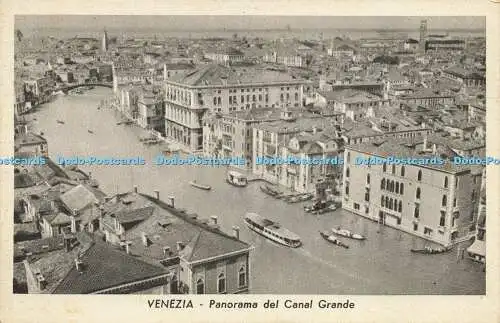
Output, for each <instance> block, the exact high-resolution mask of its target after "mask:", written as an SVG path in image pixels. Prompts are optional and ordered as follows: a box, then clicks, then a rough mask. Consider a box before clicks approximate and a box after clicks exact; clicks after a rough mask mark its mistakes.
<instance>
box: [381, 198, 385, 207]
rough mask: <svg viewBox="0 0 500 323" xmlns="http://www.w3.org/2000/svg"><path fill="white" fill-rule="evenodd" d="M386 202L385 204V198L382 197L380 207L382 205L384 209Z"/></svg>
mask: <svg viewBox="0 0 500 323" xmlns="http://www.w3.org/2000/svg"><path fill="white" fill-rule="evenodd" d="M384 202H385V199H384V197H383V196H382V197H381V198H380V205H382V207H384V206H385V203H384Z"/></svg>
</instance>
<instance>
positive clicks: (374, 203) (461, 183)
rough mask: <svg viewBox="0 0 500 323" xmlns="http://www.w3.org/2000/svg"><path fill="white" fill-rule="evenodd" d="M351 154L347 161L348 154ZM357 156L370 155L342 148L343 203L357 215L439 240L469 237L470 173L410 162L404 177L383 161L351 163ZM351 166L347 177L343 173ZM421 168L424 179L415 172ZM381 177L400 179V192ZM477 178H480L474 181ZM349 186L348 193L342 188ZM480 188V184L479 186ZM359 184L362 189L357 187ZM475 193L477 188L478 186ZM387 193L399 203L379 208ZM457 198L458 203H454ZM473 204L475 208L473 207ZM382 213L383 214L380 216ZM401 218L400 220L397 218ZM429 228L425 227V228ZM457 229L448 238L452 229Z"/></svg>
mask: <svg viewBox="0 0 500 323" xmlns="http://www.w3.org/2000/svg"><path fill="white" fill-rule="evenodd" d="M349 153H350V162H349V159H348V154H349ZM356 157H365V158H367V157H370V155H369V154H365V153H360V152H357V151H353V150H350V149H348V148H346V150H345V155H344V158H345V161H346V162H345V165H344V186H343V192H342V195H343V200H342V201H343V204H342V207H343V208H344V209H346V210H349V211H351V212H353V213H356V214H358V215H362V216H365V217H368V218H370V219H372V220H374V221H379V222H385V224H386V225H389V226H392V227H394V228H397V229H400V230H403V231H406V232H408V233H410V234H413V235H416V236H420V237H422V238H425V239H428V240H431V241H434V242H437V243H439V244H442V245H449V244H452V243H453V242H454V241H458V240H460V239H463V238H467V237H470V236H471V234H470V233H469V231H468V230H469V228H470V225H471V223H472V222H471V221H470V219H471V218H470V216H469V214H470V212H471V210H470V208H471V205H473V203H472V200H471V192H472V187H475V186H477V185H480V184H474V185H472V180H471V176H470V174H464V175H460V176H458V175H457V176H454V175H452V174H450V173H446V172H442V171H439V170H434V169H430V168H425V167H419V166H414V165H406V166H405V174H404V177H403V176H401V167H402V166H400V165H395V166H396V167H395V174H392V165H387V171H386V172H383V166H382V165H371V166H370V167H368V166H365V165H353V163H354V162H355V159H356ZM347 168H349V173H350V174H349V176H347ZM419 170H420V171H422V179H421V181H418V172H419ZM368 174H369V175H370V184H369V185H367V175H368ZM445 177H448V187H447V188H445V186H444V183H445ZM456 177H457V178H458V179H459V180H458V187H457V188H455V178H456ZM382 179H386V182H387V180H391V181H394V182H398V183H402V184H403V187H404V190H403V194H400V193H395V192H390V191H388V190H387V189H381V182H382ZM476 182H477V183H480V179H478V180H476ZM347 186H349V194H347V193H346V187H347ZM479 187H480V186H479ZM361 188H362V189H361ZM417 188H420V192H421V193H420V194H421V195H420V199H417V198H416V192H417ZM367 191H368V192H369V201H368V202H366V201H365V192H367ZM476 192H479V189H476ZM476 194H479V193H476ZM444 195H446V206H442V202H443V200H442V199H443V196H444ZM382 196H384V198H385V196H387V197H388V198H389V199H390V198H392V199H393V200H397V201H398V208H397V209H396V210H391V209H389V208H387V207H385V206H384V207H382V202H381V198H382ZM455 198H456V200H457V207H456V208H455V207H454V206H453V201H454V199H455ZM399 201H401V202H402V210H401V212H399ZM417 205H418V209H419V215H418V218H416V217H415V208H416V206H417ZM366 208H368V209H366ZM475 209H477V208H475ZM441 211H443V212H444V216H445V223H444V226H441V225H440V219H441ZM457 211H458V212H459V214H460V215H459V217H458V218H457V219H456V220H455V221H453V220H452V217H453V216H454V214H455V216H456V212H457ZM380 212H383V213H384V214H386V215H382V217H384V218H383V219H381V215H380ZM398 219H400V220H398ZM426 228H427V229H426ZM454 230H456V231H457V233H455V234H454V236H453V237H452V232H453V231H454Z"/></svg>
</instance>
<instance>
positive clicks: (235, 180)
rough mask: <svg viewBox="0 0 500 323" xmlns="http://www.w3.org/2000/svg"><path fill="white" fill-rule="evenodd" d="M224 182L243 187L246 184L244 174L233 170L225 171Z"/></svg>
mask: <svg viewBox="0 0 500 323" xmlns="http://www.w3.org/2000/svg"><path fill="white" fill-rule="evenodd" d="M226 182H228V183H229V184H231V185H233V186H236V187H245V186H247V185H248V180H247V178H246V176H245V175H243V174H241V173H238V172H235V171H229V172H227V174H226Z"/></svg>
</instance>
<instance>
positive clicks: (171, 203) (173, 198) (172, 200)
mask: <svg viewBox="0 0 500 323" xmlns="http://www.w3.org/2000/svg"><path fill="white" fill-rule="evenodd" d="M168 199H169V200H170V206H171V207H173V208H175V204H174V202H175V197H174V196H172V195H170V196H169V197H168Z"/></svg>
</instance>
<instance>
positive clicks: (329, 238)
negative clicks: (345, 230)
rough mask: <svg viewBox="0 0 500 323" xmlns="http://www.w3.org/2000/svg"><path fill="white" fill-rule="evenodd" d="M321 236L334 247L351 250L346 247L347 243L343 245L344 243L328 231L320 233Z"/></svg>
mask: <svg viewBox="0 0 500 323" xmlns="http://www.w3.org/2000/svg"><path fill="white" fill-rule="evenodd" d="M319 234H320V235H321V237H323V239H325V240H326V241H328V242H330V243H333V244H334V245H337V246H339V247H342V248H346V249H348V248H349V246H348V245H346V244H345V243H343V242H342V241H340V240H339V239H337V238H336V237H335V236H334V235H333V234H330V233H329V232H327V231H320V232H319Z"/></svg>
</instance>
